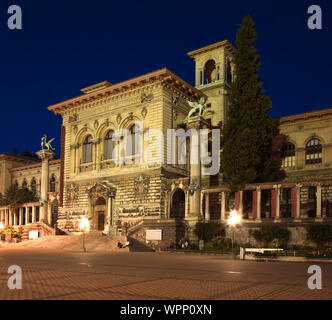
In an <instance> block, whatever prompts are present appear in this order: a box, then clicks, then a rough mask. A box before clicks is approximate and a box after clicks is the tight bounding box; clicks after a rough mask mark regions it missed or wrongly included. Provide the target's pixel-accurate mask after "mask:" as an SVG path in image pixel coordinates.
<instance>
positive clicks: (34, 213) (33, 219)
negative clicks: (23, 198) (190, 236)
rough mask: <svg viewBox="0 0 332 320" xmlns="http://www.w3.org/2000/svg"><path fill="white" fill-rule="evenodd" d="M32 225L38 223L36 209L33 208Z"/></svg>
mask: <svg viewBox="0 0 332 320" xmlns="http://www.w3.org/2000/svg"><path fill="white" fill-rule="evenodd" d="M32 223H36V207H35V206H33V207H32Z"/></svg>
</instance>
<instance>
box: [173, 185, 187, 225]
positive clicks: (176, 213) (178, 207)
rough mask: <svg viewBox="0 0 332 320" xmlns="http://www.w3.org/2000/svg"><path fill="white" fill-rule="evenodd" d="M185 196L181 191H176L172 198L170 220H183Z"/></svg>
mask: <svg viewBox="0 0 332 320" xmlns="http://www.w3.org/2000/svg"><path fill="white" fill-rule="evenodd" d="M185 198H186V196H185V194H184V192H183V190H182V189H177V190H176V191H175V192H174V194H173V198H172V207H171V213H170V217H171V218H180V219H183V218H184V216H185Z"/></svg>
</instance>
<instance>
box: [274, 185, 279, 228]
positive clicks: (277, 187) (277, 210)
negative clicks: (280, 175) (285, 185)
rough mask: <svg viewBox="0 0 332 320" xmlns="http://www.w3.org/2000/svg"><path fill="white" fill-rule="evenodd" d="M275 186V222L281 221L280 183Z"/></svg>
mask: <svg viewBox="0 0 332 320" xmlns="http://www.w3.org/2000/svg"><path fill="white" fill-rule="evenodd" d="M273 188H274V189H275V195H276V199H275V220H274V221H275V222H278V221H280V185H279V184H277V185H274V186H273Z"/></svg>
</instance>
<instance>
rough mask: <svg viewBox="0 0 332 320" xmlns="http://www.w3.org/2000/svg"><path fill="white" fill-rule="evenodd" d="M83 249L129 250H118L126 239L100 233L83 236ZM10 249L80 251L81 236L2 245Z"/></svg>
mask: <svg viewBox="0 0 332 320" xmlns="http://www.w3.org/2000/svg"><path fill="white" fill-rule="evenodd" d="M84 237H85V248H86V251H88V252H96V251H99V252H105V251H106V252H111V251H115V252H116V251H119V252H128V251H129V248H121V249H120V248H118V246H117V244H118V242H121V243H122V244H125V243H126V241H127V237H124V236H103V235H102V234H101V232H91V233H86V234H84ZM3 246H10V247H26V248H35V249H37V248H38V249H55V250H64V251H82V234H79V235H50V236H43V237H41V238H38V239H33V240H27V241H24V242H20V243H10V244H3Z"/></svg>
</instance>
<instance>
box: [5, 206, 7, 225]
mask: <svg viewBox="0 0 332 320" xmlns="http://www.w3.org/2000/svg"><path fill="white" fill-rule="evenodd" d="M5 226H8V215H7V209H5Z"/></svg>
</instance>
